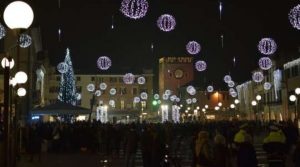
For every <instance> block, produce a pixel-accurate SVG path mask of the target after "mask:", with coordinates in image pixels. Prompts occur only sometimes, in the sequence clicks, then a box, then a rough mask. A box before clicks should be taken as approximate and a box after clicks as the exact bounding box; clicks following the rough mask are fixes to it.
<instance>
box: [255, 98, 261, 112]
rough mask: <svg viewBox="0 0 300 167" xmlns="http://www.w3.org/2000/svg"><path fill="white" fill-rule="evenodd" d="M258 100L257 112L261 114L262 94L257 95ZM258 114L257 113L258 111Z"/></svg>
mask: <svg viewBox="0 0 300 167" xmlns="http://www.w3.org/2000/svg"><path fill="white" fill-rule="evenodd" d="M255 98H256V101H257V112H258V113H259V114H261V113H260V111H259V110H260V100H261V95H256V97H255ZM256 114H257V113H256ZM256 117H257V115H256Z"/></svg>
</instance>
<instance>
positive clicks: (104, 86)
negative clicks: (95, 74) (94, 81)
mask: <svg viewBox="0 0 300 167" xmlns="http://www.w3.org/2000/svg"><path fill="white" fill-rule="evenodd" d="M99 87H100V89H101V90H105V89H106V88H107V84H106V83H104V82H102V83H100V85H99Z"/></svg>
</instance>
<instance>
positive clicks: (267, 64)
mask: <svg viewBox="0 0 300 167" xmlns="http://www.w3.org/2000/svg"><path fill="white" fill-rule="evenodd" d="M258 65H259V68H260V69H262V70H269V69H270V68H271V67H272V60H271V59H270V58H269V57H262V58H260V59H259V61H258Z"/></svg>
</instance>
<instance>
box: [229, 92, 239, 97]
mask: <svg viewBox="0 0 300 167" xmlns="http://www.w3.org/2000/svg"><path fill="white" fill-rule="evenodd" d="M230 95H231V97H237V95H238V94H237V92H231V93H230Z"/></svg>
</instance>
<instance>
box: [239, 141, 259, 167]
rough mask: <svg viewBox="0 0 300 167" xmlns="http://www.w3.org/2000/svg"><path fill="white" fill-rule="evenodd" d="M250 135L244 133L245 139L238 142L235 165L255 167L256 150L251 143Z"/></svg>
mask: <svg viewBox="0 0 300 167" xmlns="http://www.w3.org/2000/svg"><path fill="white" fill-rule="evenodd" d="M251 140H252V139H251V136H250V135H245V141H244V142H242V143H239V146H238V147H239V148H238V150H237V166H238V167H257V165H258V162H257V159H256V152H255V149H254V147H253V145H252V143H251Z"/></svg>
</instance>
